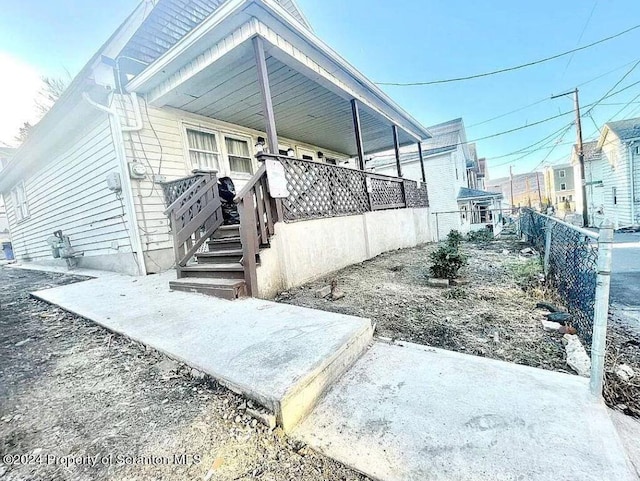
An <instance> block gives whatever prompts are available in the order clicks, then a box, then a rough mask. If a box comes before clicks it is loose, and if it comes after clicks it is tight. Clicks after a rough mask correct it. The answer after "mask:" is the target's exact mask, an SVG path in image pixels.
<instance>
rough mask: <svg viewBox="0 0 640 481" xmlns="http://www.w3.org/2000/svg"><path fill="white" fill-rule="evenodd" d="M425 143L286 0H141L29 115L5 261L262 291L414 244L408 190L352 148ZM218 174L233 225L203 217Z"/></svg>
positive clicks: (421, 190) (211, 206)
mask: <svg viewBox="0 0 640 481" xmlns="http://www.w3.org/2000/svg"><path fill="white" fill-rule="evenodd" d="M429 138H430V133H429V131H428V130H427V129H426V128H425V127H423V126H422V125H420V123H418V122H417V121H416V120H415V119H413V118H412V117H411V116H410V115H409V114H407V113H406V112H405V111H404V110H402V109H401V108H400V107H398V106H397V105H396V104H395V103H394V102H393V101H392V100H391V99H390V98H389V97H388V96H387V95H385V94H384V93H383V92H382V91H381V90H380V89H378V88H377V87H376V86H375V85H374V84H373V83H372V82H371V81H370V80H368V79H367V78H366V77H364V76H363V75H362V74H361V73H360V72H358V71H357V70H356V69H355V68H354V67H352V66H351V65H349V64H348V63H347V62H346V61H345V60H344V59H342V58H341V57H340V56H339V55H338V54H337V53H336V52H334V51H333V50H331V49H330V48H329V47H327V45H326V44H324V43H323V42H322V41H321V40H320V39H319V38H318V37H317V36H316V35H315V34H314V33H313V31H312V30H311V27H310V26H309V23H308V21H307V20H306V19H305V17H304V15H303V14H302V13H301V12H300V10H299V9H298V8H297V6H296V5H295V3H294V2H293V1H292V0H227V1H222V2H221V1H219V0H199V1H197V2H196V1H190V0H189V1H182V0H147V1H145V2H142V3H141V4H140V5H139V6H138V8H136V10H135V11H134V12H133V13H132V14H131V15H130V16H129V17H128V18H127V20H126V21H125V22H124V23H123V24H122V25H121V26H120V27H119V28H118V30H117V31H116V32H115V33H114V34H113V35H112V36H111V38H110V39H109V40H108V41H107V42H106V43H105V44H104V45H103V46H102V47H101V48H100V50H99V51H98V52H97V53H96V54H95V55H94V57H93V58H92V59H91V60H90V61H89V62H88V63H87V65H86V66H85V67H84V68H83V69H82V70H81V72H80V73H79V74H78V76H77V77H76V78H75V79H74V80H73V82H72V83H71V85H70V86H69V88H68V89H67V91H66V92H65V93H64V94H63V96H62V97H61V98H60V99H59V100H58V101H57V102H56V104H55V105H54V106H53V108H52V109H51V110H50V111H49V112H48V113H47V115H46V116H45V117H44V118H43V119H42V120H41V121H40V122H39V123H38V124H37V125H36V126H35V127H34V128H33V131H32V132H31V135H30V136H29V138H28V139H27V141H26V142H25V143H24V144H23V145H22V147H21V148H20V149H19V150H18V151H17V152H16V154H15V156H14V158H13V160H12V161H11V163H10V164H9V165H8V166H7V167H6V168H5V169H4V171H3V175H2V176H1V177H0V192H2V194H3V196H4V199H5V202H6V205H7V211H8V214H9V223H10V225H11V232H12V235H13V240H14V251H15V253H16V255H17V257H18V259H19V260H22V261H31V262H37V263H42V264H51V263H53V264H60V263H64V262H71V261H72V263H73V264H77V265H79V266H82V267H89V268H96V269H106V270H112V271H117V272H121V273H127V274H134V275H135V274H147V273H153V272H159V271H163V270H166V269H169V268H172V267H174V268H176V270H177V276H178V278H179V279H178V280H177V281H176V282H173V283H172V287H174V288H175V289H186V290H199V291H202V292H208V293H213V294H217V295H224V296H227V297H237V296H238V295H242V294H244V293H245V292H246V293H249V294H251V295H254V296H262V297H268V296H271V295H273V294H274V293H275V292H277V291H278V290H281V289H285V288H288V287H291V286H293V285H298V284H300V283H302V282H305V281H308V280H310V279H312V278H314V277H318V276H320V275H323V274H325V273H326V272H329V271H331V270H335V269H338V268H341V267H343V266H345V265H348V264H352V263H355V262H361V261H362V260H364V259H366V258H369V257H372V256H374V255H377V254H379V253H380V252H383V251H385V250H390V249H396V248H399V247H409V246H412V245H416V244H417V243H419V242H425V241H429V240H431V238H432V234H431V233H430V227H429V213H428V212H429V211H428V209H427V205H428V200H427V191H426V188H425V187H424V186H419V185H418V184H417V183H416V182H413V181H410V180H408V179H407V180H403V179H400V178H397V177H384V178H382V177H381V176H373V175H371V174H368V173H366V172H364V158H365V155H369V154H373V153H376V152H380V151H385V150H389V149H391V148H395V149H396V150H399V149H400V148H402V147H404V146H407V145H412V144H413V145H415V144H416V143H417V142H420V141H428V139H429ZM454 142H457V141H454ZM453 148H454V149H455V151H456V152H457V151H458V150H459V149H458V148H457V147H453ZM256 154H258V155H256ZM447 155H449V154H447ZM464 160H465V159H464V157H461V158H459V159H457V160H456V171H457V174H456V175H457V176H459V178H460V181H459V182H466V179H464V178H463V177H464V176H465V169H464V165H465V164H464ZM338 164H339V165H338ZM460 165H461V166H462V169H461V168H460ZM345 166H349V167H350V168H346V167H345ZM447 168H449V167H447ZM451 168H453V166H451ZM192 171H194V172H193V174H191V173H192ZM213 171H217V174H215V173H213ZM439 175H448V174H440V173H439V171H438V170H437V169H436V170H434V172H433V174H430V181H431V182H432V184H433V185H434V186H439V185H441V184H446V182H440V181H438V176H439ZM223 176H229V177H231V178H232V179H233V181H234V182H235V185H236V194H237V196H236V197H235V199H234V200H231V202H234V203H236V204H237V206H238V208H239V210H240V219H241V224H240V225H239V226H238V225H235V226H234V225H225V226H222V225H221V224H222V222H223V218H225V217H224V215H225V214H224V212H229V210H228V209H227V210H225V211H224V212H223V209H222V208H221V200H220V196H219V194H218V188H217V183H216V182H217V181H216V179H217V178H219V177H223ZM447 178H448V177H447ZM457 188H458V186H457V185H456V187H455V190H457ZM451 189H454V187H451ZM454 202H455V195H454ZM454 207H455V206H454ZM225 209H226V207H225ZM385 209H393V210H385ZM226 219H227V220H228V219H229V217H226ZM60 231H61V232H60ZM54 232H55V233H56V234H55V235H54ZM54 255H55V256H60V257H59V258H54ZM194 278H195V279H194Z"/></svg>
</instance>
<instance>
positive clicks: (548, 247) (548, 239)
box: [543, 219, 553, 276]
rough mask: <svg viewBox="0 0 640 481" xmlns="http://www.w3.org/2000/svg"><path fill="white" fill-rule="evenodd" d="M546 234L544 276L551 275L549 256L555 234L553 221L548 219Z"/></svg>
mask: <svg viewBox="0 0 640 481" xmlns="http://www.w3.org/2000/svg"><path fill="white" fill-rule="evenodd" d="M544 230H545V233H544V264H543V266H544V275H545V276H546V275H548V274H549V256H550V255H551V234H552V232H553V221H552V220H551V219H547V223H546V225H545V228H544Z"/></svg>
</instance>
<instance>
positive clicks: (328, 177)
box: [258, 153, 429, 222]
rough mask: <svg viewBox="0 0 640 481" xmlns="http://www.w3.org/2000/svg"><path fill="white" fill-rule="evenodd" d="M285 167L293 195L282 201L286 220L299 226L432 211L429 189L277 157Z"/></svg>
mask: <svg viewBox="0 0 640 481" xmlns="http://www.w3.org/2000/svg"><path fill="white" fill-rule="evenodd" d="M258 158H259V160H262V161H264V160H266V159H275V160H278V161H279V162H280V163H281V164H282V166H283V167H284V175H285V179H286V181H287V190H288V191H289V195H288V196H287V197H286V198H284V199H282V208H283V220H284V221H285V222H296V221H302V220H309V219H319V218H325V217H338V216H344V215H357V214H363V213H364V212H370V211H374V210H382V209H397V208H403V207H428V206H429V197H428V194H427V187H426V185H424V184H422V185H421V186H420V187H418V183H417V182H416V181H413V180H405V179H401V178H398V177H392V176H388V175H383V174H377V173H372V172H363V171H361V170H356V169H351V168H348V167H341V166H336V165H331V164H324V163H320V162H313V161H310V160H301V159H296V158H293V157H287V156H282V155H273V154H266V153H263V154H260V155H259V156H258Z"/></svg>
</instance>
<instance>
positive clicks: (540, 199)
mask: <svg viewBox="0 0 640 481" xmlns="http://www.w3.org/2000/svg"><path fill="white" fill-rule="evenodd" d="M535 174H536V183H537V184H538V202H540V210H541V211H542V193H541V192H540V176H539V175H538V171H537V170H536V172H535Z"/></svg>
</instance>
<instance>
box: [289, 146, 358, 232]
mask: <svg viewBox="0 0 640 481" xmlns="http://www.w3.org/2000/svg"><path fill="white" fill-rule="evenodd" d="M279 159H280V162H281V163H282V165H283V166H284V172H285V178H286V180H287V189H288V190H289V196H288V197H287V198H285V199H283V202H282V205H283V209H284V219H285V220H286V221H295V220H305V219H317V218H322V217H336V216H340V215H351V214H362V213H363V212H367V211H368V210H370V209H369V199H368V196H367V192H366V190H365V174H364V172H361V171H359V170H353V169H347V168H344V167H337V166H335V165H330V164H321V163H319V162H310V161H306V160H299V159H294V158H291V157H279Z"/></svg>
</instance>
